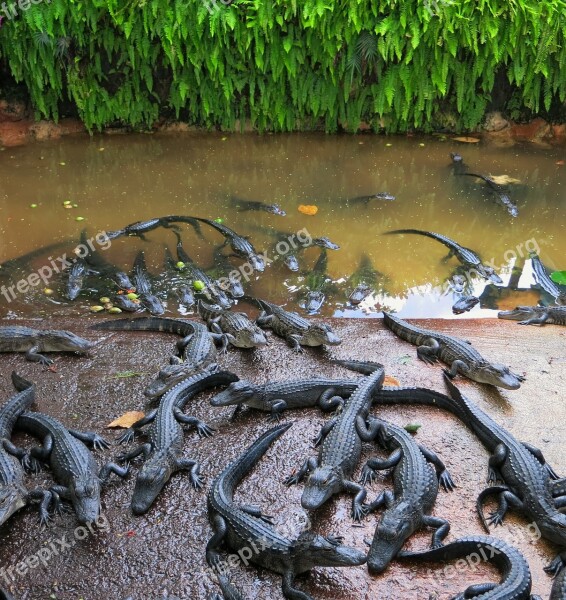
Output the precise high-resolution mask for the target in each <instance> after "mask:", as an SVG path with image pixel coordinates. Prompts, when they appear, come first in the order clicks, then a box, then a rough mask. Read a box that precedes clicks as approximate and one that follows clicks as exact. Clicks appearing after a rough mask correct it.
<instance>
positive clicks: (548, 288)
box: [530, 252, 566, 306]
mask: <svg viewBox="0 0 566 600" xmlns="http://www.w3.org/2000/svg"><path fill="white" fill-rule="evenodd" d="M530 259H531V265H532V268H533V274H534V277H535V281H536V283H537V285H538V286H539V287H540V288H541V289H542V290H543V291H545V292H546V293H547V294H550V295H551V296H552V297H553V298H554V299H555V302H556V304H558V305H562V306H564V305H566V291H564V289H561V288H560V287H559V286H558V285H557V284H556V283H554V281H552V279H551V278H550V275H549V274H548V271H547V270H546V267H545V266H544V265H543V264H542V262H541V260H540V258H539V257H538V255H537V254H535V253H534V252H532V253H531V255H530Z"/></svg>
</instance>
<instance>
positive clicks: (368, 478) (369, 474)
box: [360, 448, 403, 485]
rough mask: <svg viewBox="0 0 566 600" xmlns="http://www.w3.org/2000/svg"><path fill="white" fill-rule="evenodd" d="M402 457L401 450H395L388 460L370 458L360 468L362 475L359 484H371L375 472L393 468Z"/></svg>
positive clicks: (375, 475) (375, 474)
mask: <svg viewBox="0 0 566 600" xmlns="http://www.w3.org/2000/svg"><path fill="white" fill-rule="evenodd" d="M402 457H403V450H401V448H396V449H395V450H394V451H393V452H392V453H391V454H390V455H389V456H388V458H385V459H381V458H370V459H368V461H367V462H366V464H365V465H364V467H363V468H362V474H361V477H360V482H361V483H362V484H363V485H365V484H366V483H368V482H369V483H371V482H372V481H373V480H374V479H375V478H376V477H377V473H376V471H384V470H385V469H391V468H392V467H395V466H396V465H397V464H398V463H399V461H400V460H401V458H402Z"/></svg>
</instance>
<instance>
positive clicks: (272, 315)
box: [253, 299, 342, 352]
mask: <svg viewBox="0 0 566 600" xmlns="http://www.w3.org/2000/svg"><path fill="white" fill-rule="evenodd" d="M253 301H254V302H257V303H258V304H259V306H260V308H261V309H262V312H261V313H260V315H259V316H258V318H257V319H256V323H257V324H258V325H259V326H260V327H263V328H266V327H269V328H271V330H272V331H273V333H275V334H276V335H278V336H280V337H282V338H284V339H285V340H287V343H288V344H289V345H290V346H291V348H293V350H294V351H295V352H302V351H303V348H302V347H301V344H302V345H303V346H322V345H323V344H328V345H329V346H337V345H338V344H341V343H342V340H341V339H340V338H339V337H338V336H337V335H336V334H335V333H334V332H333V331H332V328H331V327H330V325H326V324H324V323H323V324H319V323H312V322H310V321H307V319H304V318H303V317H301V316H300V315H298V314H297V313H296V312H288V311H286V310H284V309H283V308H282V307H281V306H278V305H277V304H271V302H267V301H266V300H260V299H253Z"/></svg>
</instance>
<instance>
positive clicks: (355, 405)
mask: <svg viewBox="0 0 566 600" xmlns="http://www.w3.org/2000/svg"><path fill="white" fill-rule="evenodd" d="M384 378H385V372H384V370H383V368H379V369H376V370H375V371H374V372H373V373H372V374H371V375H368V376H367V377H366V378H364V379H363V380H362V381H361V382H360V384H359V385H358V387H357V388H356V391H355V392H354V393H353V394H352V395H351V396H350V398H349V399H348V401H347V402H346V403H345V405H344V408H343V410H342V411H341V412H340V413H339V415H338V416H337V417H335V418H334V419H332V420H331V421H329V422H328V423H327V424H326V425H325V426H324V427H323V428H322V430H321V432H320V434H319V436H318V439H317V443H320V444H321V448H320V451H319V455H318V458H314V457H311V458H308V459H307V460H306V461H305V463H304V464H303V466H302V467H301V468H300V469H299V470H298V471H297V472H296V473H294V474H293V475H291V476H290V477H288V478H287V479H286V480H285V483H286V484H287V485H292V484H295V483H298V482H300V481H302V480H303V479H304V478H305V476H306V475H307V473H308V474H309V477H308V479H307V480H306V482H305V488H304V490H303V495H302V497H301V505H302V507H303V508H304V509H306V510H316V509H317V508H320V507H321V506H322V505H323V504H324V503H325V502H326V501H327V500H329V499H330V498H331V497H332V496H334V495H335V494H338V493H340V492H342V491H347V492H349V493H351V494H354V499H353V502H352V516H353V518H354V520H356V521H359V520H361V518H362V517H363V516H364V514H366V512H367V507H365V506H364V505H363V501H364V499H365V497H366V490H365V489H364V488H363V487H362V486H361V485H359V484H357V483H354V482H353V481H351V480H350V478H351V476H352V475H353V472H354V469H355V468H356V465H357V463H358V461H359V459H360V455H361V452H362V441H369V439H370V438H369V437H368V436H369V433H370V432H369V431H368V429H367V426H366V423H365V419H366V417H367V414H368V412H369V407H370V406H371V403H372V394H373V393H374V392H375V390H378V389H380V388H381V387H382V385H383V380H384Z"/></svg>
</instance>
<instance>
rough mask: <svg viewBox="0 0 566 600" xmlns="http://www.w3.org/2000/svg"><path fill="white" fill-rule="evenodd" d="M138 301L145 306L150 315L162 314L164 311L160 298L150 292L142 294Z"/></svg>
mask: <svg viewBox="0 0 566 600" xmlns="http://www.w3.org/2000/svg"><path fill="white" fill-rule="evenodd" d="M140 302H141V303H142V304H143V305H144V306H145V308H147V310H148V311H149V312H150V313H151V314H152V315H162V314H163V313H164V312H165V309H164V308H163V303H162V302H161V300H160V299H159V298H158V297H157V296H154V295H152V294H144V295H143V296H142V297H141V298H140Z"/></svg>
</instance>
